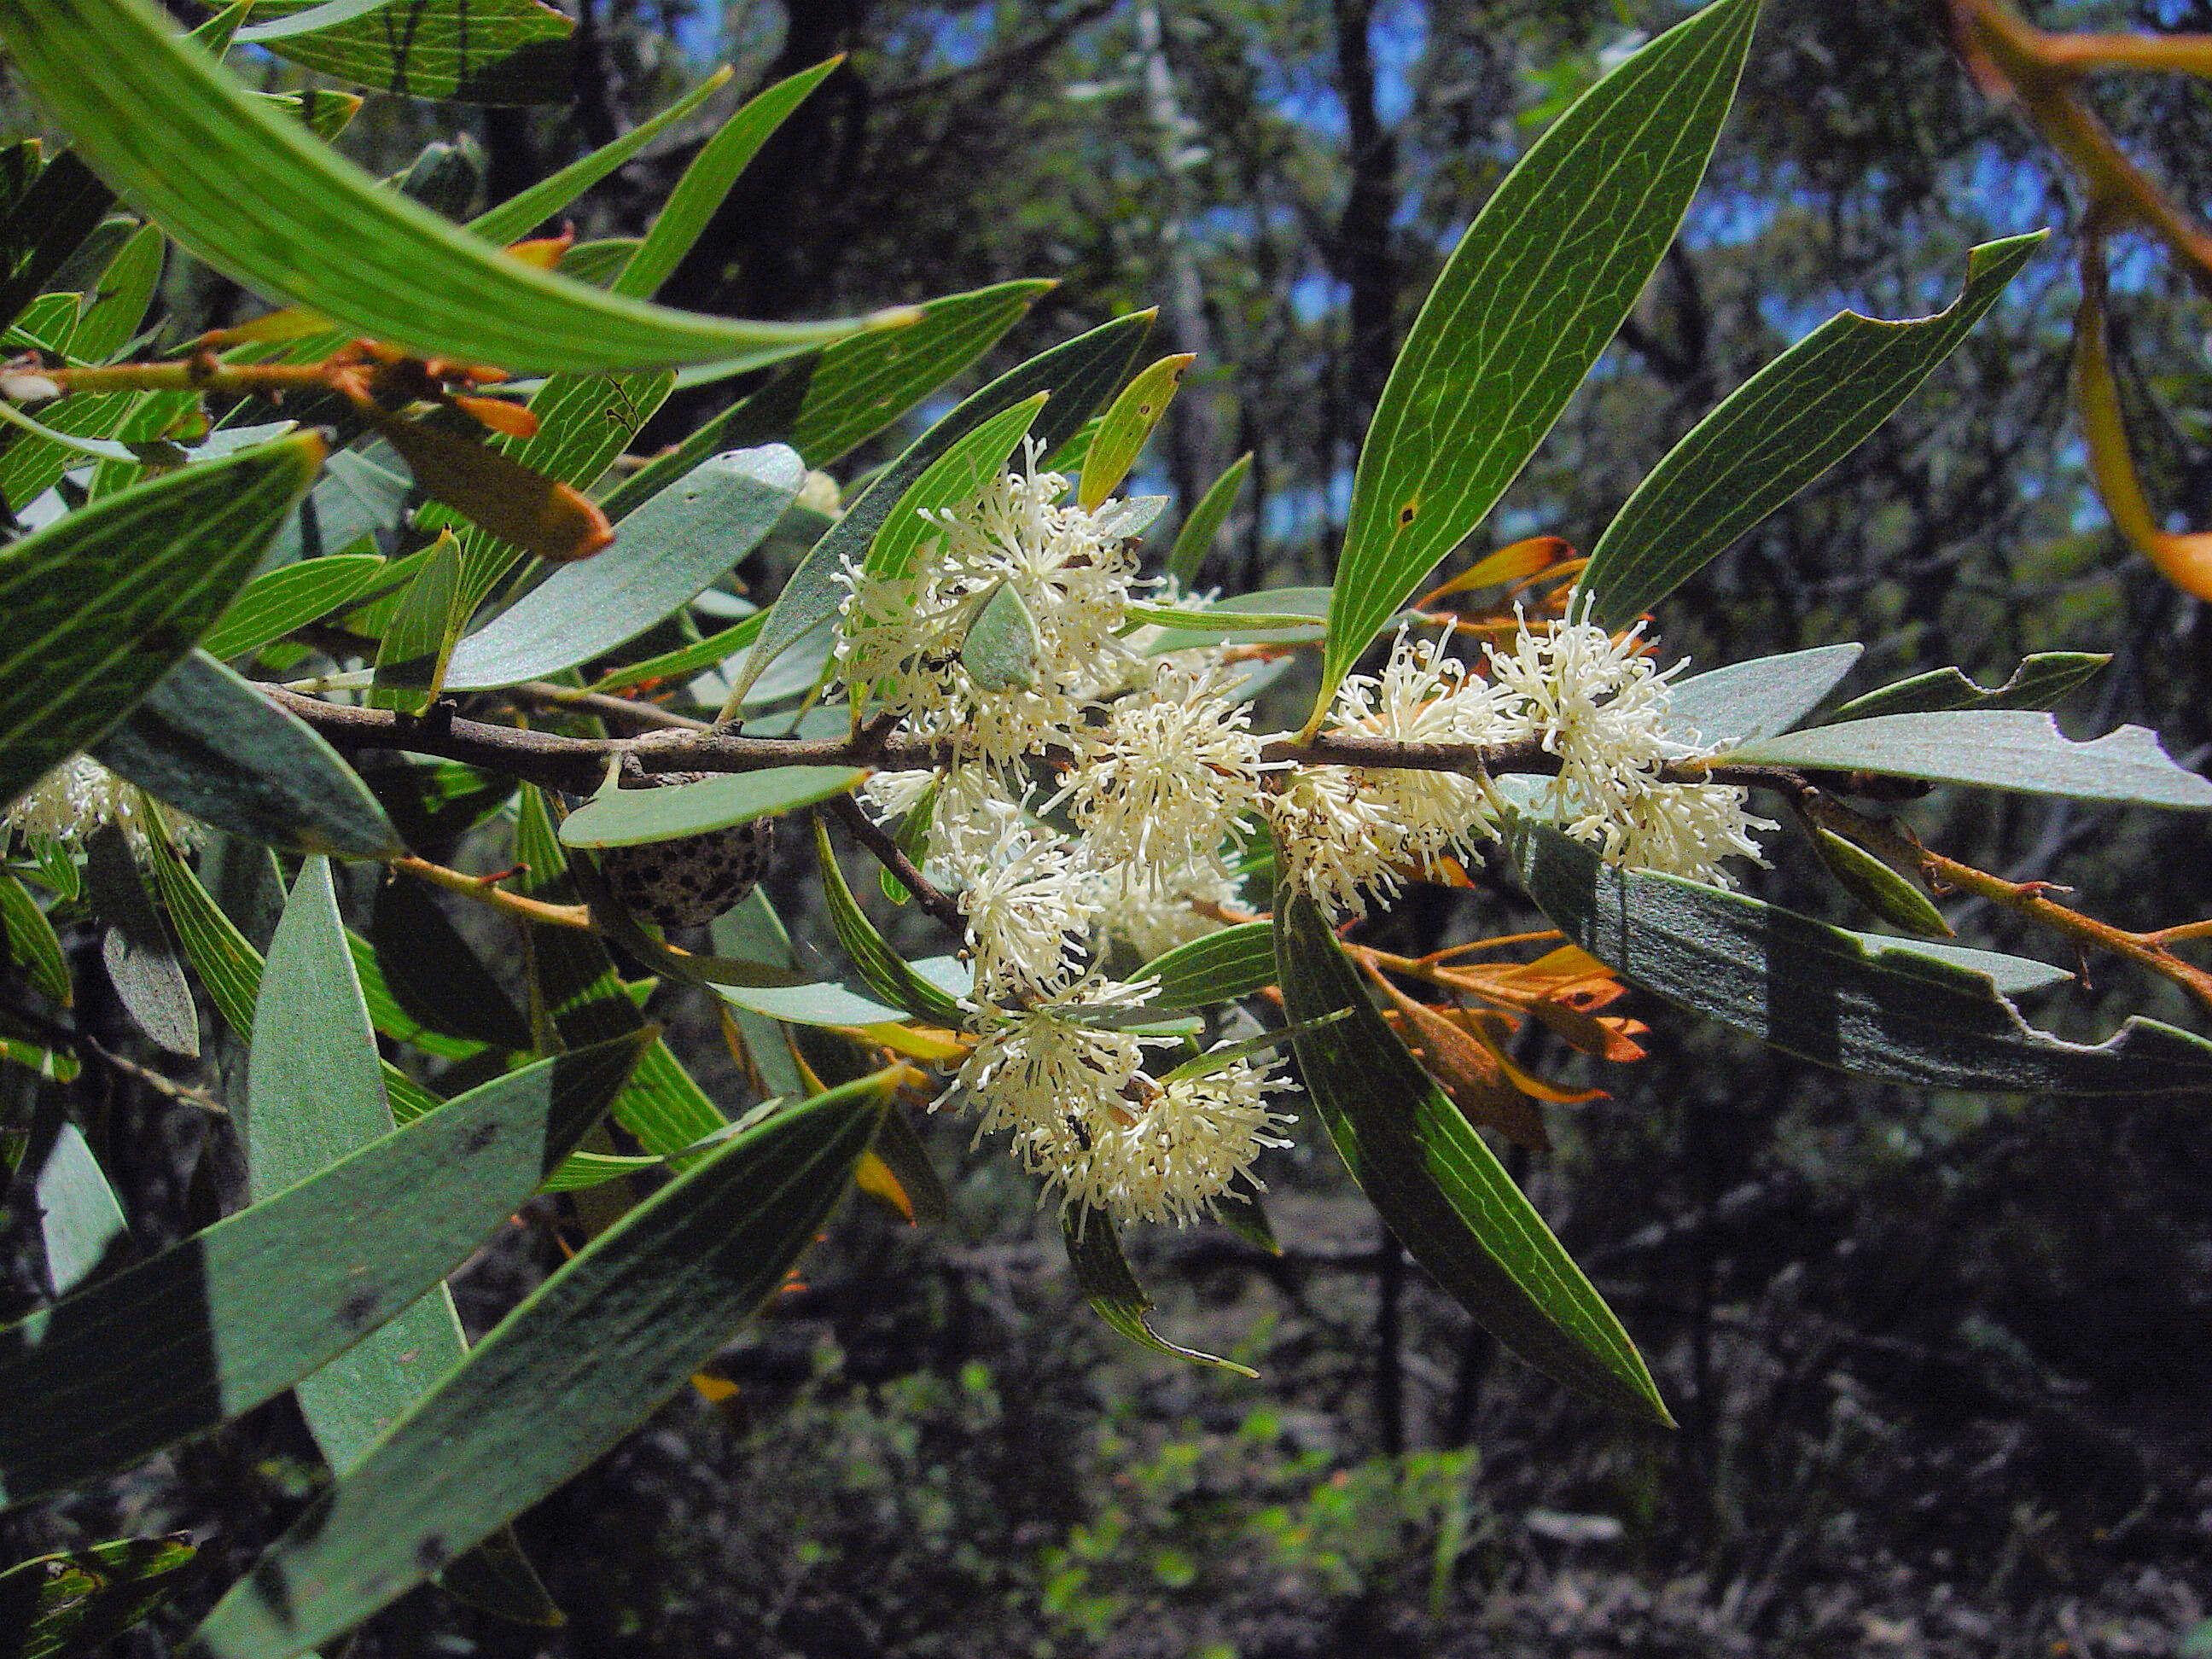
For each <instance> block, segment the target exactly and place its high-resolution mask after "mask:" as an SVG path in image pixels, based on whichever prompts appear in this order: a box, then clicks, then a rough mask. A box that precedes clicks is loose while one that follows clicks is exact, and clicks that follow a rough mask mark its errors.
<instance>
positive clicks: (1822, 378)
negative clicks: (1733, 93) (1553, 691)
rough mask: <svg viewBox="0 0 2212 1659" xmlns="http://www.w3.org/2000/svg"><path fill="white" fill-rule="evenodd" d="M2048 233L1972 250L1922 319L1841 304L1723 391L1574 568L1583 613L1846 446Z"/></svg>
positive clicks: (1688, 557) (1682, 577)
mask: <svg viewBox="0 0 2212 1659" xmlns="http://www.w3.org/2000/svg"><path fill="white" fill-rule="evenodd" d="M2045 234H2047V233H2045V232H2044V231H2037V232H2035V233H2034V234H2032V235H2027V236H2014V237H2009V238H2008V239H2007V240H2004V241H2002V242H1989V243H1985V244H1984V245H1983V246H1980V247H1978V248H1976V249H1974V250H1973V252H1972V253H1971V254H1970V255H1969V256H1968V258H1967V263H1966V289H1965V291H1964V292H1963V293H1961V294H1960V295H1959V297H1958V298H1957V299H1956V300H1954V301H1952V303H1951V305H1950V306H1949V307H1948V308H1947V309H1945V310H1942V311H1940V312H1938V313H1936V314H1935V315H1934V316H1932V317H1919V318H1915V319H1911V320H1909V321H1905V322H1885V321H1882V320H1880V319H1875V318H1872V317H1862V316H1860V315H1858V314H1857V313H1856V312H1850V311H1845V312H1839V313H1837V315H1835V316H1833V317H1832V318H1830V319H1828V320H1827V321H1826V322H1825V323H1823V324H1821V325H1820V327H1818V328H1816V329H1814V331H1813V332H1812V333H1810V334H1808V335H1807V336H1806V337H1804V338H1803V339H1802V340H1800V341H1799V342H1798V343H1796V345H1794V346H1792V347H1790V349H1789V350H1787V351H1785V352H1784V353H1783V354H1782V356H1779V357H1777V358H1776V359H1775V360H1774V361H1773V362H1771V363H1769V364H1768V365H1767V366H1766V367H1765V368H1763V369H1761V370H1760V371H1759V373H1758V374H1754V375H1753V376H1752V377H1751V379H1750V380H1747V381H1745V382H1744V383H1743V385H1741V386H1739V387H1737V388H1736V389H1735V391H1734V392H1731V393H1729V396H1728V398H1727V399H1726V400H1725V401H1723V403H1722V404H1721V405H1720V407H1719V408H1717V409H1716V410H1713V412H1712V413H1711V414H1710V415H1708V416H1705V419H1704V420H1702V421H1700V422H1699V423H1698V425H1697V427H1696V428H1695V429H1694V430H1692V432H1691V434H1690V435H1689V436H1687V437H1686V438H1685V439H1683V440H1682V441H1681V442H1680V443H1679V444H1677V445H1676V446H1675V447H1674V448H1673V449H1672V450H1670V451H1668V453H1667V455H1666V457H1665V459H1662V461H1661V462H1660V463H1659V465H1656V466H1655V467H1653V468H1652V469H1651V471H1650V474H1649V475H1648V476H1646V477H1645V478H1644V482H1643V483H1640V484H1638V485H1637V487H1636V492H1635V493H1634V494H1633V495H1631V496H1630V497H1629V498H1628V502H1627V505H1626V506H1625V507H1622V508H1621V509H1620V513H1619V514H1618V515H1617V516H1616V517H1615V518H1614V520H1613V522H1612V524H1610V525H1609V526H1607V528H1606V532H1605V534H1604V535H1603V536H1601V537H1600V538H1598V544H1597V547H1596V549H1595V550H1594V551H1593V552H1592V553H1591V554H1590V562H1589V566H1588V568H1585V569H1584V570H1583V574H1582V578H1581V581H1580V584H1579V589H1580V592H1579V599H1578V603H1579V605H1581V606H1582V607H1583V614H1584V615H1586V616H1587V617H1588V619H1589V620H1590V621H1592V622H1595V623H1599V624H1601V626H1603V627H1606V628H1626V626H1627V625H1628V624H1629V623H1632V622H1633V621H1635V620H1636V617H1638V614H1639V613H1640V612H1643V611H1648V610H1650V608H1651V607H1652V606H1653V605H1656V604H1658V603H1659V601H1660V600H1662V599H1665V598H1666V597H1667V595H1668V594H1669V593H1671V592H1674V589H1675V588H1677V587H1679V586H1681V584H1682V583H1683V582H1685V581H1686V580H1688V579H1689V578H1690V577H1691V576H1692V575H1694V574H1696V573H1697V572H1698V570H1699V568H1701V567H1703V566H1704V565H1705V562H1706V561H1708V560H1709V559H1711V558H1712V557H1713V556H1715V555H1716V554H1717V553H1719V552H1720V551H1721V550H1723V549H1724V548H1726V547H1727V546H1728V545H1729V543H1731V542H1733V541H1734V540H1735V538H1737V537H1739V536H1741V535H1742V534H1743V533H1744V532H1746V531H1747V530H1749V529H1750V528H1751V527H1752V526H1753V525H1755V524H1757V523H1758V522H1759V520H1761V519H1764V518H1765V516H1766V515H1767V514H1768V513H1771V512H1773V511H1774V509H1775V508H1777V507H1780V506H1781V505H1782V504H1783V503H1784V501H1788V500H1789V499H1790V497H1791V496H1792V495H1796V493H1797V492H1798V491H1799V490H1801V489H1803V488H1804V487H1805V486H1806V485H1807V484H1808V483H1812V482H1813V480H1814V479H1815V478H1817V477H1820V474H1821V473H1823V472H1825V471H1827V470H1828V469H1829V468H1830V467H1831V466H1832V465H1835V464H1836V463H1837V462H1838V461H1839V460H1841V459H1843V458H1844V456H1846V455H1848V454H1850V453H1851V451H1852V450H1854V449H1856V448H1857V447H1858V446H1859V445H1860V444H1861V443H1862V442H1863V441H1865V440H1866V439H1867V438H1868V437H1869V436H1870V435H1872V434H1873V432H1874V430H1875V428H1876V427H1878V426H1880V425H1881V423H1882V422H1884V421H1886V420H1887V419H1888V418H1889V416H1890V415H1891V414H1892V413H1893V411H1894V410H1896V409H1897V408H1898V406H1899V404H1902V403H1904V401H1905V399H1906V398H1909V397H1911V395H1912V393H1913V392H1915V391H1917V389H1918V388H1919V386H1920V383H1921V382H1922V381H1923V380H1926V379H1927V378H1928V376H1929V374H1932V373H1934V372H1935V369H1936V365H1937V364H1939V363H1941V362H1942V361H1943V359H1944V358H1946V357H1948V356H1950V355H1951V353H1952V352H1953V351H1954V349H1957V347H1958V345H1959V343H1960V342H1961V341H1962V340H1964V339H1965V338H1966V331H1967V330H1969V329H1971V328H1972V326H1973V325H1975V324H1976V323H1977V322H1978V321H1980V320H1981V318H1982V316H1983V314H1984V313H1986V312H1987V311H1988V310H1989V308H1990V307H1991V306H1993V305H1995V304H1996V301H1997V296H1998V295H2001V294H2002V293H2003V292H2004V288H2005V284H2006V283H2008V282H2010V281H2011V280H2012V278H2013V277H2014V276H2015V275H2016V274H2017V273H2018V272H2019V270H2020V268H2021V266H2022V265H2024V264H2027V260H2028V257H2029V256H2030V255H2031V254H2033V252H2035V250H2036V249H2037V247H2038V246H2040V245H2041V243H2042V241H2043V239H2044V237H2045Z"/></svg>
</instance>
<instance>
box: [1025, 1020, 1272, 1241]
mask: <svg viewBox="0 0 2212 1659" xmlns="http://www.w3.org/2000/svg"><path fill="white" fill-rule="evenodd" d="M1289 1086H1290V1085H1289V1084H1287V1083H1286V1082H1285V1081H1283V1080H1282V1079H1279V1078H1278V1077H1276V1076H1274V1075H1273V1073H1272V1072H1271V1071H1270V1070H1269V1069H1267V1068H1266V1067H1262V1066H1254V1065H1252V1064H1250V1063H1249V1061H1246V1060H1231V1061H1229V1062H1227V1063H1226V1064H1225V1065H1223V1066H1220V1067H1219V1068H1218V1069H1217V1070H1214V1071H1212V1072H1207V1073H1201V1074H1200V1075H1198V1076H1195V1077H1185V1078H1170V1079H1169V1080H1168V1081H1166V1082H1165V1083H1164V1084H1160V1085H1152V1089H1151V1097H1150V1100H1149V1103H1147V1104H1146V1105H1145V1106H1144V1107H1143V1109H1141V1110H1139V1111H1137V1112H1136V1113H1135V1115H1134V1116H1133V1119H1132V1120H1131V1121H1128V1122H1127V1123H1125V1124H1117V1125H1116V1126H1115V1127H1111V1128H1109V1130H1108V1131H1107V1132H1106V1133H1103V1134H1098V1135H1094V1136H1092V1137H1091V1141H1090V1144H1089V1145H1088V1146H1086V1147H1085V1148H1084V1149H1083V1150H1082V1152H1081V1153H1080V1155H1079V1157H1078V1158H1076V1159H1075V1161H1074V1162H1073V1164H1072V1165H1071V1166H1070V1167H1069V1168H1067V1169H1066V1170H1063V1171H1062V1172H1061V1173H1060V1176H1059V1177H1058V1184H1059V1185H1060V1188H1061V1189H1062V1191H1063V1192H1064V1193H1065V1194H1066V1198H1065V1199H1064V1200H1063V1203H1064V1204H1084V1205H1087V1206H1090V1207H1091V1208H1092V1209H1097V1210H1103V1211H1104V1212H1106V1214H1108V1215H1109V1216H1110V1217H1112V1218H1114V1219H1115V1221H1117V1222H1118V1221H1149V1222H1169V1221H1172V1222H1174V1223H1175V1224H1176V1225H1178V1226H1182V1225H1188V1223H1190V1222H1192V1221H1194V1220H1197V1219H1198V1218H1200V1217H1201V1216H1211V1215H1212V1214H1213V1213H1214V1206H1215V1204H1216V1202H1217V1201H1218V1200H1219V1199H1220V1198H1221V1196H1222V1195H1223V1194H1225V1193H1226V1192H1227V1191H1228V1190H1229V1187H1230V1183H1231V1182H1233V1181H1235V1180H1236V1179H1237V1177H1238V1176H1243V1177H1244V1178H1245V1179H1246V1180H1247V1181H1248V1182H1250V1183H1251V1185H1252V1186H1253V1187H1255V1188H1261V1190H1264V1188H1263V1187H1262V1183H1261V1182H1260V1181H1259V1179H1258V1178H1257V1177H1256V1176H1254V1175H1253V1174H1252V1162H1253V1160H1254V1159H1255V1158H1258V1157H1259V1155H1260V1153H1261V1150H1262V1149H1263V1148H1265V1147H1269V1146H1289V1145H1290V1144H1291V1143H1290V1142H1289V1141H1287V1140H1285V1139H1283V1138H1282V1137H1281V1136H1279V1135H1278V1134H1275V1133H1272V1131H1273V1129H1275V1128H1276V1127H1278V1126H1279V1125H1281V1124H1285V1123H1288V1122H1290V1121H1291V1118H1290V1117H1289V1116H1288V1115H1285V1114H1283V1113H1279V1112H1273V1111H1270V1110H1269V1109H1268V1108H1267V1096H1268V1095H1270V1094H1272V1093H1274V1092H1277V1091H1280V1090H1283V1089H1286V1088H1288V1087H1289Z"/></svg>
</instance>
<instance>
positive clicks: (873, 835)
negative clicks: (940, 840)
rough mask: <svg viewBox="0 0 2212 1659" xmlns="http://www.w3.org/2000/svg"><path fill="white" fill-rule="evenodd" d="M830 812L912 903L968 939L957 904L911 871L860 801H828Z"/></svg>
mask: <svg viewBox="0 0 2212 1659" xmlns="http://www.w3.org/2000/svg"><path fill="white" fill-rule="evenodd" d="M829 810H830V811H833V812H835V813H836V815H837V821H838V822H839V823H842V824H843V825H844V826H845V827H846V828H847V829H849V830H851V831H852V832H853V839H854V840H855V841H857V842H860V845H861V846H863V847H865V848H867V849H868V850H869V851H870V852H871V853H873V854H875V855H876V857H877V858H878V860H880V861H881V862H882V864H883V866H884V869H886V870H888V871H890V872H891V873H892V874H893V875H895V876H896V877H897V878H899V884H901V885H902V886H903V887H904V888H905V889H906V890H907V891H908V892H909V893H911V894H913V895H914V902H915V903H916V904H919V905H920V906H921V908H923V909H925V910H927V911H928V912H929V914H930V915H933V916H934V917H936V918H937V920H938V921H941V922H943V923H944V924H945V926H946V927H950V928H951V930H952V931H953V932H954V933H957V934H959V935H960V936H961V937H962V938H963V939H965V938H966V937H967V936H968V918H967V917H965V916H963V915H961V914H960V907H959V905H957V903H955V902H953V901H952V899H951V896H949V895H948V894H946V893H945V892H943V891H942V890H939V888H937V887H935V886H933V885H932V884H930V882H929V880H928V878H927V877H925V876H924V875H923V874H922V873H921V871H919V870H917V869H915V866H914V860H912V859H910V858H908V856H907V855H906V854H904V853H903V852H902V851H900V850H899V844H898V843H897V842H895V841H893V840H892V839H891V838H890V836H888V835H886V834H885V833H884V829H883V826H882V825H881V824H879V823H877V822H876V821H875V820H874V819H873V818H872V817H869V816H868V814H867V812H866V809H864V808H863V807H862V806H861V805H860V802H858V801H856V800H854V799H853V798H852V797H851V796H850V795H839V796H836V797H835V798H834V799H832V800H831V801H830V802H829Z"/></svg>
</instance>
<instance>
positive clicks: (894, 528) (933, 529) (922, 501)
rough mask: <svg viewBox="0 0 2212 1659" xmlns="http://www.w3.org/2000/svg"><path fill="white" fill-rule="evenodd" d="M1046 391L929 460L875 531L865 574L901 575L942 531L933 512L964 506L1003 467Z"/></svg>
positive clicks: (1003, 412)
mask: <svg viewBox="0 0 2212 1659" xmlns="http://www.w3.org/2000/svg"><path fill="white" fill-rule="evenodd" d="M1050 395H1051V394H1049V393H1048V392H1038V393H1036V395H1035V396H1034V397H1030V398H1024V399H1023V400H1022V401H1021V402H1020V403H1018V404H1015V405H1013V407H1012V408H1011V409H1006V410H1001V411H1000V413H998V414H996V415H994V416H991V418H990V419H988V420H987V421H984V422H981V424H979V425H978V426H977V427H976V428H975V430H973V431H972V432H969V433H967V434H965V435H963V436H962V437H961V438H960V439H959V440H958V441H956V442H954V443H953V444H951V445H950V446H949V447H947V448H946V449H945V453H943V454H942V455H939V457H938V458H937V459H935V460H933V461H932V462H931V463H930V464H929V468H928V470H927V471H925V472H924V473H923V474H922V475H921V477H918V478H916V479H915V481H914V483H913V484H912V485H911V486H910V487H909V488H908V490H907V492H906V494H905V495H902V496H900V497H899V501H898V505H897V506H896V507H893V508H892V509H891V513H890V517H889V518H887V519H885V520H884V524H883V527H882V528H881V529H880V530H878V532H876V539H875V540H874V542H873V543H872V544H870V546H869V548H868V560H867V566H868V572H869V574H871V575H883V576H900V575H904V574H906V573H907V572H908V570H910V569H912V568H913V567H914V563H915V559H916V558H917V557H918V556H920V554H921V550H922V549H923V548H924V547H926V546H927V545H928V544H930V543H932V542H933V541H935V540H937V539H938V538H939V537H941V536H943V535H944V533H945V532H944V530H943V528H942V527H941V526H939V524H938V523H937V521H936V519H935V518H934V516H933V515H934V514H936V513H942V512H945V511H946V510H948V509H951V508H957V507H965V506H967V505H968V504H969V503H970V502H972V501H974V500H975V498H976V497H977V496H978V495H981V494H982V493H983V490H984V489H985V487H986V486H987V485H988V484H989V483H991V482H992V481H993V480H994V479H996V478H997V477H999V476H1000V474H1001V473H1003V472H1004V471H1006V459H1007V458H1008V457H1009V456H1011V455H1012V453H1014V449H1015V447H1016V446H1017V445H1018V444H1019V443H1020V442H1021V441H1022V439H1023V438H1024V435H1027V434H1028V432H1029V430H1030V428H1031V427H1033V426H1035V425H1036V421H1037V416H1038V415H1039V414H1040V413H1041V412H1042V410H1043V409H1044V406H1045V403H1046V400H1047V399H1048V397H1049V396H1050Z"/></svg>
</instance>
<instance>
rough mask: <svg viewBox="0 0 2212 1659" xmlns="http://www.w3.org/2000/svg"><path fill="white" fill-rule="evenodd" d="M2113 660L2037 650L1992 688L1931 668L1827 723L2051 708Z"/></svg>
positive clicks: (1860, 700) (1847, 707) (1856, 701)
mask: <svg viewBox="0 0 2212 1659" xmlns="http://www.w3.org/2000/svg"><path fill="white" fill-rule="evenodd" d="M2111 661H2112V657H2111V656H2110V655H2109V654H2098V653H2091V652H2087V651H2039V652H2037V653H2035V654H2034V655H2033V656H2030V657H2024V658H2022V659H2021V665H2020V666H2019V667H2017V668H2015V669H2014V670H2013V671H2012V678H2010V679H2008V680H2007V681H2006V682H2005V683H2004V684H2002V685H2000V686H1998V687H1997V688H1996V690H1993V691H1992V690H1984V689H1983V688H1982V687H1980V686H1978V685H1977V684H1974V683H1973V681H1972V680H1970V679H1968V678H1966V676H1965V675H1964V674H1962V673H1960V671H1958V670H1957V669H1955V668H1931V669H1929V671H1927V672H1926V673H1924V674H1915V675H1913V676H1912V677H1911V678H1909V679H1902V680H1897V681H1894V682H1893V683H1892V684H1888V685H1885V686H1882V687H1881V688H1879V689H1878V690H1873V691H1869V692H1868V693H1867V694H1866V695H1865V696H1863V697H1854V698H1852V699H1851V700H1850V702H1847V703H1845V704H1844V706H1843V707H1842V708H1838V709H1837V710H1836V712H1835V713H1834V714H1831V715H1830V716H1829V717H1828V720H1827V724H1830V725H1833V724H1835V723H1836V722H1838V721H1839V720H1866V719H1869V718H1870V717H1871V716H1873V715H1875V714H1934V713H1936V712H1938V711H1941V710H1945V709H1952V708H2050V707H2051V704H2052V703H2053V702H2056V701H2057V699H2059V698H2060V697H2063V696H2065V695H2066V693H2068V692H2069V691H2071V690H2073V689H2074V688H2075V686H2077V685H2079V684H2081V683H2082V682H2083V681H2085V680H2087V679H2088V678H2090V677H2091V676H2092V675H2093V674H2095V673H2096V672H2097V671H2099V670H2100V669H2102V668H2103V667H2104V666H2105V665H2106V664H2107V663H2109V662H2111ZM1761 735H1764V734H1763V733H1762V734H1761Z"/></svg>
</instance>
